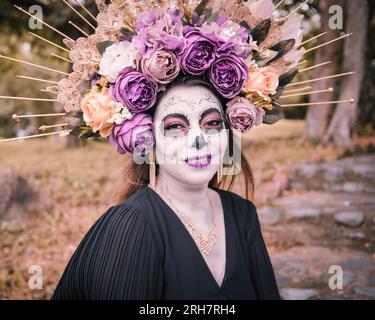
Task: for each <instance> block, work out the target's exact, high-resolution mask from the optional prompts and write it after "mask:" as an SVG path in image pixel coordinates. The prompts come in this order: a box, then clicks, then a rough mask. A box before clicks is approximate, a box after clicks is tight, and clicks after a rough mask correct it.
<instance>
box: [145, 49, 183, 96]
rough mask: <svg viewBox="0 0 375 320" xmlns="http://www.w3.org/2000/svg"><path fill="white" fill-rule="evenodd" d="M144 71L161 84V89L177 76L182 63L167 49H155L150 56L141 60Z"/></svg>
mask: <svg viewBox="0 0 375 320" xmlns="http://www.w3.org/2000/svg"><path fill="white" fill-rule="evenodd" d="M141 68H142V72H143V73H145V74H147V75H148V76H149V77H150V78H151V79H152V80H154V82H156V83H158V84H161V85H162V86H160V87H159V89H162V88H163V87H164V85H166V84H167V83H169V82H171V81H172V80H173V79H174V78H176V77H177V76H178V74H179V72H180V65H179V63H178V60H177V58H176V56H175V55H174V54H173V53H171V52H167V51H162V50H158V51H154V52H152V53H151V54H150V56H149V57H148V58H143V59H142V61H141Z"/></svg>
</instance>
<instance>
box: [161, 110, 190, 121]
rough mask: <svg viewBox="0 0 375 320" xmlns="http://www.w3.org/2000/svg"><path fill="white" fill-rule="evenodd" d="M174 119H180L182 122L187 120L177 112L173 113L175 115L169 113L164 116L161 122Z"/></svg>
mask: <svg viewBox="0 0 375 320" xmlns="http://www.w3.org/2000/svg"><path fill="white" fill-rule="evenodd" d="M174 117H176V118H180V119H182V120H187V118H186V116H185V115H184V114H182V113H178V112H175V113H170V114H168V115H166V116H165V117H164V118H163V120H162V121H165V120H167V119H169V118H174Z"/></svg>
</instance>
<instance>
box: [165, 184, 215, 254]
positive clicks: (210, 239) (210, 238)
mask: <svg viewBox="0 0 375 320" xmlns="http://www.w3.org/2000/svg"><path fill="white" fill-rule="evenodd" d="M159 192H160V193H162V194H164V196H165V197H166V198H167V200H168V202H169V203H170V204H171V206H172V208H173V209H174V211H175V212H176V214H177V215H178V216H179V218H180V219H181V221H182V222H183V224H184V225H185V227H186V228H187V230H188V231H189V233H190V234H191V236H192V238H193V239H194V241H195V243H196V244H197V246H198V248H199V250H200V251H202V252H203V253H204V254H206V255H209V254H210V252H211V251H212V247H213V246H214V244H215V242H216V240H217V237H218V235H217V232H216V216H215V212H214V209H213V205H212V202H211V199H210V197H209V196H208V193H207V199H208V202H209V203H210V207H211V216H212V227H211V230H210V231H209V232H206V233H203V232H201V231H200V230H199V229H198V228H197V227H196V226H194V225H193V224H192V223H191V222H189V221H188V219H187V218H186V217H185V216H184V215H183V214H182V213H181V212H180V211H179V210H178V209H177V208H176V207H175V205H174V204H173V201H172V200H171V199H170V198H169V197H168V196H167V195H166V194H165V193H164V192H162V191H161V190H160V191H159Z"/></svg>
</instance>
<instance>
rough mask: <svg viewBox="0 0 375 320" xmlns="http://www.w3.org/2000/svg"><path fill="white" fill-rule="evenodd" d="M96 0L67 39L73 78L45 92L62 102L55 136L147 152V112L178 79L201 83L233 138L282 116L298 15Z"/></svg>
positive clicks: (297, 50)
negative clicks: (87, 27)
mask: <svg viewBox="0 0 375 320" xmlns="http://www.w3.org/2000/svg"><path fill="white" fill-rule="evenodd" d="M95 1H96V4H97V6H98V9H99V14H98V15H97V17H93V16H92V17H93V18H94V19H95V20H96V22H97V27H93V28H94V29H95V33H94V34H91V35H87V37H80V38H78V39H77V40H73V39H71V38H70V37H68V36H65V38H64V40H63V42H64V44H65V45H66V46H67V47H68V48H69V49H70V50H69V58H70V61H71V62H72V69H73V71H72V72H71V73H70V74H69V75H68V77H66V78H64V79H62V80H61V81H60V82H58V84H57V85H54V86H48V87H47V88H46V89H45V91H47V92H50V93H53V94H55V95H56V96H57V100H58V101H59V102H60V103H62V104H63V105H64V109H65V111H66V113H65V114H64V119H65V122H67V124H68V127H69V130H64V131H63V132H62V133H69V134H73V135H75V136H77V137H78V138H89V137H95V136H102V137H108V138H109V141H110V143H111V144H113V145H114V146H115V147H116V148H117V150H118V152H119V153H121V154H124V153H130V154H133V153H137V154H141V153H142V154H144V153H147V152H148V151H149V150H150V149H151V148H152V147H153V145H154V134H153V132H152V130H153V125H152V124H153V121H152V117H151V116H150V114H149V112H148V111H149V110H150V109H151V108H153V107H154V106H155V102H156V101H157V96H158V94H159V93H160V92H163V91H165V90H166V86H167V85H168V84H169V83H171V82H172V81H173V80H174V79H176V78H177V77H178V76H179V75H191V76H195V77H204V78H205V79H208V81H209V82H210V83H211V85H212V86H213V87H214V88H215V90H216V92H217V93H218V94H219V95H220V96H221V97H222V98H224V99H225V101H227V103H226V106H225V110H224V111H225V116H226V119H227V121H228V123H229V125H230V126H231V127H232V128H233V129H235V130H238V131H239V132H241V133H246V132H248V131H249V130H250V129H251V128H252V127H253V126H254V125H259V124H261V123H266V124H273V123H275V122H276V121H278V120H279V119H281V118H282V117H283V113H282V106H281V105H280V103H279V97H280V95H281V93H282V91H283V89H284V87H285V86H286V85H287V84H288V83H289V82H290V81H292V79H293V78H294V76H295V75H296V74H297V73H298V68H297V66H298V64H299V61H300V60H301V58H302V56H303V55H304V54H305V49H304V48H303V47H302V46H301V41H302V30H301V26H302V20H303V15H301V14H298V13H297V11H298V9H299V8H298V9H296V10H293V11H292V12H291V13H289V14H288V15H287V16H286V17H283V18H280V19H276V18H274V17H273V14H272V12H273V11H274V10H275V6H274V5H273V2H272V0H249V1H238V0H232V1H229V0H216V1H215V0H201V1H196V0H190V1H189V0H178V1H163V0H160V1H157V4H156V2H155V1H137V0H132V1H125V2H124V3H123V4H122V5H119V6H118V5H116V4H114V3H112V4H110V5H106V4H105V2H104V1H103V0H95ZM281 2H282V1H281ZM306 2H307V1H305V2H304V4H305V3H306ZM81 6H82V5H81ZM82 7H83V6H82ZM17 8H18V9H20V10H22V11H23V12H25V13H27V12H26V11H25V10H23V9H22V8H19V7H17ZM83 8H84V7H83ZM84 9H85V8H84ZM86 11H87V9H86ZM27 14H28V13H27ZM29 15H30V14H29ZM48 26H49V25H48ZM49 27H50V26H49Z"/></svg>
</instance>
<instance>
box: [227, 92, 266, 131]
mask: <svg viewBox="0 0 375 320" xmlns="http://www.w3.org/2000/svg"><path fill="white" fill-rule="evenodd" d="M264 114H265V111H264V110H263V109H262V108H257V107H255V106H254V105H253V104H252V103H251V102H250V101H249V100H248V99H246V98H242V97H235V98H234V99H232V100H230V101H229V102H228V103H227V111H226V116H227V119H228V122H229V123H230V125H231V126H232V127H233V128H235V129H237V130H239V131H241V132H242V133H246V132H248V131H249V130H250V129H251V128H252V127H253V126H254V125H256V126H257V125H260V124H261V123H262V122H263V116H264Z"/></svg>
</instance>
